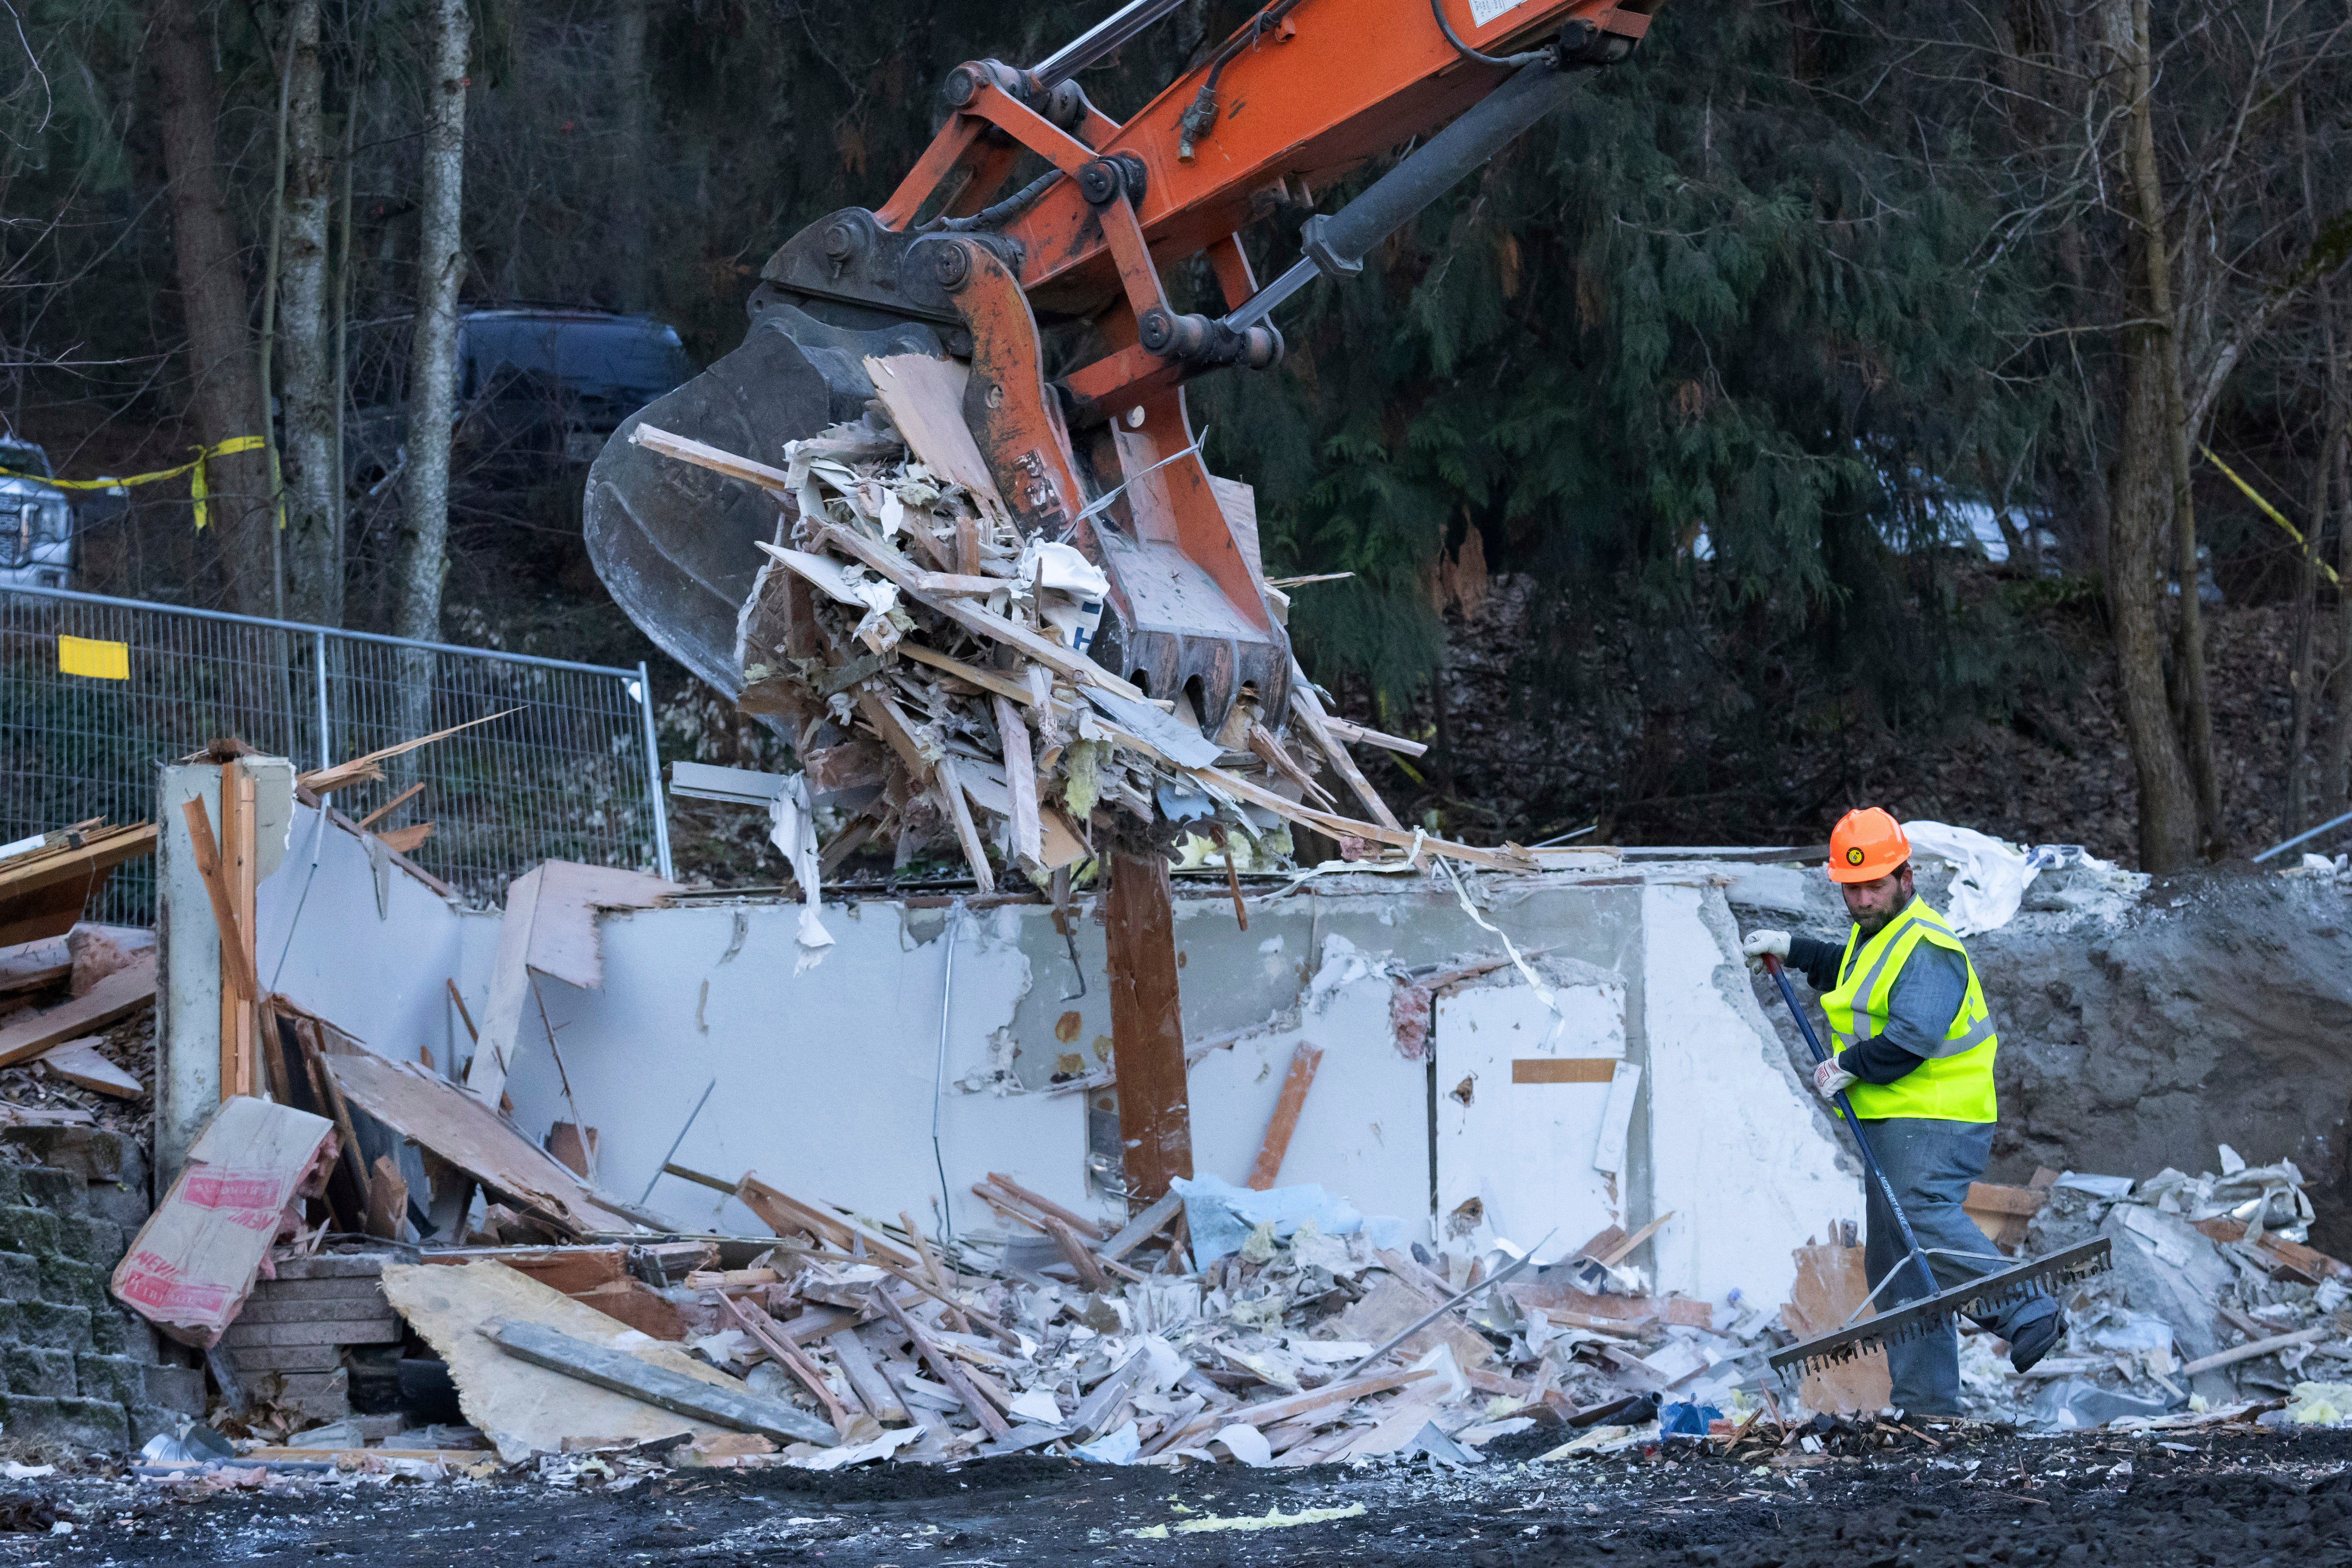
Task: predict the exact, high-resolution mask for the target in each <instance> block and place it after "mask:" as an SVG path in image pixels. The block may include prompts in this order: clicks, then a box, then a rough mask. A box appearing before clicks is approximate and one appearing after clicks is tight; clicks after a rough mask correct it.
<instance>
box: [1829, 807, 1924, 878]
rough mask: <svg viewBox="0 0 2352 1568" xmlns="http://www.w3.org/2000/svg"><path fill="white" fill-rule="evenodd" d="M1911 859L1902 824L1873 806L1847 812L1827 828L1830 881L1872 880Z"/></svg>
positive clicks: (1909, 842) (1909, 844)
mask: <svg viewBox="0 0 2352 1568" xmlns="http://www.w3.org/2000/svg"><path fill="white" fill-rule="evenodd" d="M1909 858H1911V840H1909V839H1908V838H1906V837H1903V825H1902V824H1901V823H1899V822H1897V821H1895V818H1893V817H1892V816H1888V815H1887V814H1886V813H1885V812H1883V811H1881V810H1879V809H1878V807H1876V806H1874V805H1865V806H1864V807H1863V808H1862V809H1861V810H1859V811H1849V812H1847V813H1846V814H1845V815H1844V816H1841V817H1839V818H1838V825H1837V826H1835V827H1834V828H1832V829H1831V830H1830V880H1831V881H1832V882H1874V881H1876V880H1878V879H1879V878H1881V877H1884V876H1885V875H1886V874H1887V873H1888V872H1889V871H1892V870H1894V869H1895V868H1897V867H1899V866H1901V865H1902V864H1903V862H1905V861H1906V860H1908V859H1909Z"/></svg>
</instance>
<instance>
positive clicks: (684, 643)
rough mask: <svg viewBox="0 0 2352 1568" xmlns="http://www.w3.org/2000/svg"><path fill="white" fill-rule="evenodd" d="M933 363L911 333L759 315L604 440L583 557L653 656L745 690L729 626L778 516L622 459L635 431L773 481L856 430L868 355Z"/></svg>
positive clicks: (738, 488) (752, 495) (929, 350)
mask: <svg viewBox="0 0 2352 1568" xmlns="http://www.w3.org/2000/svg"><path fill="white" fill-rule="evenodd" d="M902 353H926V354H936V353H940V342H939V337H938V335H937V333H935V332H934V331H932V329H931V328H930V327H929V326H926V325H923V324H921V323H919V322H913V321H898V322H892V323H889V324H887V325H886V326H882V327H877V328H866V329H858V328H851V327H840V326H835V325H832V324H830V323H828V322H824V321H818V320H817V319H816V318H815V317H814V316H811V315H809V314H808V313H807V312H805V311H803V310H799V309H796V308H795V307H793V305H790V304H787V303H782V302H779V303H776V304H772V305H770V306H769V307H768V308H767V309H766V310H763V311H762V312H761V315H760V316H759V318H758V319H757V320H756V321H753V323H752V325H751V331H749V332H747V333H745V334H744V338H743V343H742V346H741V347H740V348H738V349H736V350H735V351H734V352H733V353H730V354H727V355H725V356H724V357H722V358H721V359H720V360H719V362H718V363H715V364H713V365H712V366H711V367H710V368H709V370H707V371H704V372H703V373H702V374H700V375H698V376H696V377H695V378H694V379H693V380H692V381H689V382H688V383H687V384H685V385H684V386H681V387H679V388H678V389H677V391H675V392H672V393H669V394H668V395H665V396H663V397H660V398H657V399H656V400H655V401H654V402H652V403H650V404H647V405H646V406H645V407H644V408H642V409H640V410H638V411H637V413H635V415H633V416H630V417H629V418H628V419H625V420H624V421H623V422H622V423H621V426H620V427H619V428H618V429H617V430H615V431H614V432H613V436H612V438H611V439H610V440H609V441H607V442H606V443H605V445H604V451H603V452H602V453H600V454H599V455H598V456H597V458H596V461H595V464H594V466H593V467H592V468H590V469H589V470H588V493H587V499H586V502H585V507H584V526H585V529H586V532H587V540H588V558H589V560H590V562H591V563H593V564H594V566H595V568H596V574H597V575H598V576H599V577H601V578H603V579H604V586H605V587H606V588H607V589H609V590H611V592H612V595H613V597H614V600H615V601H616V602H617V603H618V604H619V605H620V606H621V608H622V609H623V610H624V611H625V612H626V614H627V615H628V616H629V618H630V619H631V620H633V621H635V623H636V624H637V625H638V626H640V627H641V628H643V629H644V631H645V633H646V636H647V637H652V638H653V639H654V641H655V642H656V644H658V645H659V646H660V647H661V649H662V651H663V652H665V653H667V654H668V655H669V656H670V657H671V658H675V659H677V661H678V662H679V663H680V664H682V665H684V666H686V668H688V669H690V670H692V671H693V672H694V673H695V674H696V675H697V676H698V677H700V678H701V679H703V680H705V681H707V682H709V684H710V685H711V686H713V687H716V688H717V689H719V690H720V691H723V692H725V693H726V694H727V695H728V696H730V697H734V696H737V695H740V692H741V691H742V689H743V667H742V664H741V661H740V659H739V658H737V656H736V648H735V617H736V616H737V614H738V613H739V612H740V610H741V609H742V607H743V602H744V601H745V600H746V599H748V598H750V597H751V581H752V578H753V577H754V576H756V575H757V574H758V572H759V563H760V562H761V560H762V559H763V557H761V553H760V551H759V548H758V543H757V542H758V541H761V540H769V541H774V540H775V539H776V537H777V535H776V503H775V501H774V500H772V498H770V497H769V496H767V495H765V494H762V493H761V491H759V490H757V489H753V488H752V487H751V486H750V485H746V484H743V483H740V482H739V481H737V480H734V479H725V478H722V477H720V476H719V475H718V474H714V473H711V472H710V471H709V470H708V469H704V468H693V467H690V466H688V465H687V464H684V463H677V462H672V461H671V460H669V459H668V458H662V457H658V456H656V455H655V454H654V453H652V452H649V451H647V450H646V448H645V447H636V446H632V445H631V444H630V442H629V435H630V433H631V432H632V431H634V430H635V428H636V427H637V426H639V425H641V424H650V425H652V426H655V427H656V428H657V429H662V430H668V431H671V432H673V433H675V434H677V435H682V436H689V437H693V438H694V439H696V440H698V441H707V442H709V444H710V445H712V446H714V447H719V448H721V449H722V450H725V451H729V452H734V453H737V454H739V455H740V456H743V457H747V458H756V459H758V460H759V461H761V462H763V463H768V464H771V465H772V466H774V467H778V468H781V467H782V466H783V462H784V446H785V443H787V442H790V441H796V440H800V439H802V438H803V437H809V436H814V435H815V434H816V433H817V432H818V431H820V430H822V429H824V427H825V426H828V425H835V424H839V423H842V422H844V421H846V420H853V419H856V418H857V417H858V416H860V415H861V414H863V413H864V412H865V410H866V401H867V400H868V399H869V398H871V397H872V396H873V395H874V384H873V383H872V381H870V380H869V379H867V377H866V371H865V369H864V364H863V362H864V360H865V358H866V355H868V354H872V355H876V356H877V357H887V356H888V355H891V354H902Z"/></svg>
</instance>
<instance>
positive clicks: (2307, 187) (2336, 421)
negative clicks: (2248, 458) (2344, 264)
mask: <svg viewBox="0 0 2352 1568" xmlns="http://www.w3.org/2000/svg"><path fill="white" fill-rule="evenodd" d="M2294 140H2295V146H2296V151H2297V153H2299V154H2300V156H2301V160H2302V163H2303V205H2304V209H2305V213H2306V214H2308V215H2309V216H2310V218H2311V221H2312V223H2313V224H2314V225H2315V226H2316V225H2317V223H2318V221H2319V207H2318V204H2317V203H2316V202H2315V200H2314V195H2315V193H2314V192H2313V190H2312V185H2311V130H2310V127H2309V125H2308V123H2307V122H2306V121H2305V115H2304V105H2303V95H2302V94H2301V93H2300V92H2298V93H2296V94H2295V96H2294ZM2312 238H2313V240H2314V242H2316V241H2317V239H2318V236H2317V234H2316V233H2315V234H2314V235H2313V236H2312ZM2320 287H2321V289H2322V293H2321V296H2320V331H2321V334H2322V336H2323V338H2324V339H2325V340H2326V343H2327V362H2326V363H2327V364H2328V365H2329V367H2330V368H2331V370H2332V369H2333V367H2334V365H2335V363H2336V352H2335V344H2334V337H2335V333H2334V331H2333V324H2332V323H2331V322H2330V321H2328V320H2327V299H2326V292H2325V290H2326V284H2325V283H2324V282H2323V283H2322V284H2321V286H2320ZM2331 380H2332V377H2331ZM2332 390H2333V388H2332V387H2331V386H2328V385H2326V384H2323V387H2322V391H2321V397H2322V399H2323V401H2324V402H2325V403H2326V406H2327V417H2326V424H2325V428H2326V435H2325V436H2324V437H2322V438H2321V440H2320V443H2319V461H2318V462H2317V463H2315V464H2314V465H2313V467H2312V474H2311V504H2310V505H2309V506H2307V507H2305V509H2304V513H2303V527H2304V535H2303V552H2302V555H2301V558H2300V559H2299V560H2298V561H2297V563H2296V565H2295V574H2294V662H2293V663H2292V664H2291V665H2290V666H2289V667H2288V671H2287V680H2288V684H2289V687H2290V690H2289V692H2288V698H2289V701H2290V703H2291V709H2290V712H2291V717H2290V719H2289V721H2288V724H2287V744H2286V811H2285V814H2284V816H2283V818H2282V819H2281V822H2280V827H2281V829H2282V831H2283V833H2284V837H2289V838H2292V837H2294V836H2295V835H2296V834H2298V833H2301V832H2302V831H2303V830H2304V829H2305V828H2306V827H2308V826H2311V821H2312V818H2311V785H2312V784H2313V783H2314V780H2313V779H2312V776H2311V758H2310V757H2309V756H2308V755H2307V754H2306V753H2308V752H2310V750H2311V719H2312V713H2313V710H2315V709H2316V708H2317V707H2318V706H2319V689H2318V683H2317V681H2316V679H2315V677H2316V675H2317V673H2318V672H2317V670H2316V669H2315V668H2314V661H2313V644H2314V642H2315V640H2316V639H2315V633H2316V631H2317V629H2318V624H2319V603H2318V593H2319V538H2320V535H2321V534H2322V533H2324V532H2326V529H2327V495H2328V487H2329V481H2330V480H2331V479H2333V478H2334V475H2335V471H2336V443H2337V442H2339V441H2341V440H2343V439H2344V411H2343V409H2342V407H2341V406H2340V405H2338V404H2337V403H2336V400H2335V398H2333V397H2332V396H2329V395H2328V393H2329V392H2330V391H2332Z"/></svg>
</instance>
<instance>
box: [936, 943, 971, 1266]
mask: <svg viewBox="0 0 2352 1568" xmlns="http://www.w3.org/2000/svg"><path fill="white" fill-rule="evenodd" d="M962 925H963V900H961V899H958V900H956V901H955V903H954V904H953V905H952V906H950V909H949V910H948V942H947V946H948V956H947V973H946V975H945V977H944V978H943V979H942V980H941V981H940V1052H939V1058H938V1059H937V1060H936V1061H935V1062H933V1063H932V1066H931V1163H932V1164H933V1165H934V1166H935V1167H937V1168H938V1170H939V1173H940V1234H941V1235H942V1236H943V1237H945V1238H946V1239H947V1240H949V1241H953V1240H954V1239H955V1210H954V1208H953V1206H952V1205H951V1202H950V1198H949V1196H948V1161H947V1156H946V1155H945V1154H944V1153H942V1152H940V1099H941V1097H942V1096H943V1095H945V1094H946V1092H947V1076H948V1020H949V1019H950V1017H952V1016H955V944H956V933H957V931H959V930H961V927H962Z"/></svg>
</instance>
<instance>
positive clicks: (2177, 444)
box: [2126, 0, 2221, 856]
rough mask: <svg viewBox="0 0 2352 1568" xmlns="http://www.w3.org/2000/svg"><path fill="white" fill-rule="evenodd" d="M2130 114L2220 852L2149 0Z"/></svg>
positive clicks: (2193, 666)
mask: <svg viewBox="0 0 2352 1568" xmlns="http://www.w3.org/2000/svg"><path fill="white" fill-rule="evenodd" d="M2131 21H2132V52H2131V57H2130V58H2131V71H2130V80H2131V93H2132V114H2131V121H2130V127H2129V129H2128V131H2126V160H2127V162H2128V163H2129V165H2130V169H2131V186H2132V196H2133V199H2134V201H2135V203H2136V204H2137V206H2138V209H2139V211H2138V216H2139V231H2140V233H2139V238H2140V263H2141V266H2142V267H2143V268H2144V269H2145V270H2146V272H2147V313H2148V314H2149V315H2150V316H2152V317H2154V318H2155V319H2156V321H2157V323H2158V324H2157V327H2156V329H2155V331H2154V334H2153V336H2152V338H2151V340H2150V342H2149V343H2148V350H2149V352H2152V353H2155V354H2156V355H2157V356H2158V368H2159V370H2160V372H2161V374H2162V379H2163V391H2164V429H2165V432H2166V435H2167V437H2168V438H2167V440H2166V442H2165V448H2164V453H2163V457H2164V459H2165V460H2166V463H2167V467H2168V468H2169V469H2170V477H2171V480H2172V508H2171V510H2172V569H2173V573H2174V574H2175V575H2176V576H2177V577H2178V578H2179V582H2180V600H2179V607H2178V610H2177V613H2176V616H2175V619H2174V621H2173V651H2172V679H2173V687H2174V690H2175V694H2176V696H2177V697H2178V699H2179V710H2180V743H2181V747H2182V749H2183V751H2184V752H2186V753H2187V755H2186V761H2187V763H2188V766H2189V783H2190V785H2191V786H2192V787H2193V788H2194V789H2195V791H2196V795H2197V829H2198V840H2199V845H2200V848H2201V849H2202V850H2203V851H2204V853H2205V854H2207V855H2208V856H2218V855H2219V854H2220V853H2221V772H2220V770H2219V768H2217V767H2216V766H2215V764H2214V761H2213V709H2212V701H2211V698H2210V694H2209V693H2208V691H2207V689H2206V680H2205V616H2204V612H2203V607H2202V605H2200V602H2199V600H2198V597H2197V588H2198V584H2199V581H2200V579H2201V577H2202V576H2203V573H2202V572H2201V571H2200V569H2199V567H2198V564H2197V508H2196V505H2195V503H2194V500H2192V498H2191V496H2190V494H2189V408H2188V402H2187V399H2186V398H2185V397H2184V396H2183V395H2182V392H2181V384H2180V377H2181V364H2180V330H2179V321H2180V316H2179V311H2178V310H2176V309H2175V307H2174V303H2173V297H2172V258H2171V254H2170V251H2169V248H2168V244H2167V241H2166V239H2165V228H2164V175H2163V171H2162V170H2161V169H2160V168H2159V167H2158V163H2157V159H2156V103H2155V95H2156V86H2155V80H2154V76H2153V73H2152V71H2151V69H2150V68H2149V58H2150V51H2151V49H2152V47H2153V46H2152V45H2151V44H2150V42H2149V34H2148V20H2147V0H2133V5H2132V17H2131Z"/></svg>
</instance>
